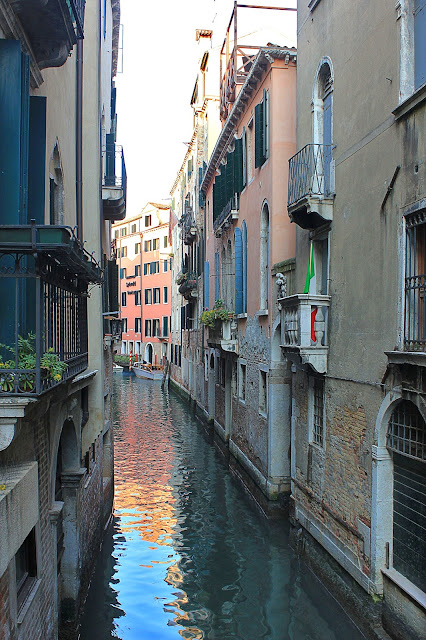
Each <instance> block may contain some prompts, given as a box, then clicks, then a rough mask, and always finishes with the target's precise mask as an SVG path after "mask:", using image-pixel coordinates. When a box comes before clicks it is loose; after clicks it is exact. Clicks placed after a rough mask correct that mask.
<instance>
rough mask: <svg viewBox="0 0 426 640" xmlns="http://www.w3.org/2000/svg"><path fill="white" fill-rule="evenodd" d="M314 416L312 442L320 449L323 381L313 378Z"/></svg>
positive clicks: (321, 444)
mask: <svg viewBox="0 0 426 640" xmlns="http://www.w3.org/2000/svg"><path fill="white" fill-rule="evenodd" d="M313 396H314V407H313V409H314V415H313V428H312V440H313V442H314V443H315V444H318V445H319V446H320V447H322V446H323V444H324V380H322V379H320V378H314V391H313Z"/></svg>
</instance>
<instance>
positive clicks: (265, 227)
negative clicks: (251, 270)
mask: <svg viewBox="0 0 426 640" xmlns="http://www.w3.org/2000/svg"><path fill="white" fill-rule="evenodd" d="M268 298H269V207H268V205H267V203H266V202H265V204H264V205H263V209H262V214H261V216H260V309H261V310H265V311H266V310H267V309H268Z"/></svg>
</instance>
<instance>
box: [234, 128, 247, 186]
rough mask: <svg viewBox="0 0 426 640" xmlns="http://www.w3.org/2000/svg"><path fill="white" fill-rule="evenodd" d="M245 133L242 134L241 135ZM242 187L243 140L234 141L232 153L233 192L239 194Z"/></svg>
mask: <svg viewBox="0 0 426 640" xmlns="http://www.w3.org/2000/svg"><path fill="white" fill-rule="evenodd" d="M244 133H245V131H244V132H243V134H244ZM243 187H244V179H243V138H237V140H235V151H234V191H235V193H241V191H242V190H243Z"/></svg>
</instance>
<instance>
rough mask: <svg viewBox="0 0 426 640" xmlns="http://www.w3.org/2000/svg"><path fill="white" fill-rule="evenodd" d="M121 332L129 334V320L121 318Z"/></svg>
mask: <svg viewBox="0 0 426 640" xmlns="http://www.w3.org/2000/svg"><path fill="white" fill-rule="evenodd" d="M121 331H122V333H127V318H121Z"/></svg>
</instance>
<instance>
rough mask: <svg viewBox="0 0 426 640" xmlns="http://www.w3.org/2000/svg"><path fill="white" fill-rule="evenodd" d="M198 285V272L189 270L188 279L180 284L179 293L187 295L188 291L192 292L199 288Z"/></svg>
mask: <svg viewBox="0 0 426 640" xmlns="http://www.w3.org/2000/svg"><path fill="white" fill-rule="evenodd" d="M197 286H198V278H197V274H196V273H195V272H194V271H189V272H188V273H187V274H186V279H185V280H183V282H181V283H180V285H179V293H181V294H182V295H185V294H186V293H190V292H191V291H194V290H196V289H197Z"/></svg>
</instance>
